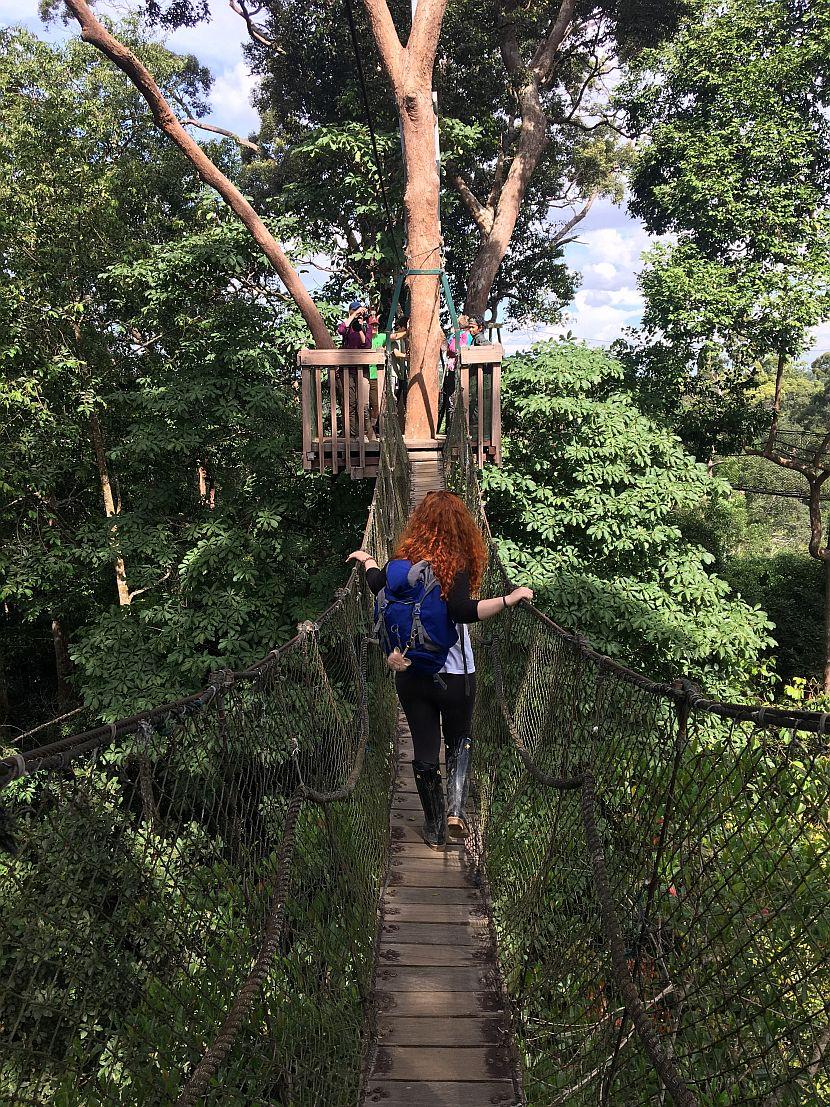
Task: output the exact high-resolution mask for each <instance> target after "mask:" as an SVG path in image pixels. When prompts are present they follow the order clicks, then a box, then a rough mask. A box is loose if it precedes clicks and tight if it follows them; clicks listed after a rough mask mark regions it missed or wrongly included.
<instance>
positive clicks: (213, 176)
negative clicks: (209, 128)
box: [66, 0, 334, 349]
mask: <svg viewBox="0 0 830 1107" xmlns="http://www.w3.org/2000/svg"><path fill="white" fill-rule="evenodd" d="M66 6H67V7H68V8H69V10H70V11H71V12H72V14H73V15H74V16H75V18H76V19H77V20H78V23H80V25H81V38H83V40H84V41H85V42H89V43H91V44H92V45H93V46H95V47H96V48H97V49H98V50H100V51H101V53H102V54H104V55H105V56H106V57H108V58H109V59H110V61H111V62H113V63H114V64H115V65H117V66H118V68H119V69H120V70H121V71H122V72H124V73H126V75H127V77H129V79H130V80H131V81H132V83H133V84H134V85H135V87H136V88H137V89H138V91H139V92H140V93H141V95H142V96H143V97H144V99H145V100H146V101H147V103H148V105H149V107H150V111H151V112H152V113H153V119H154V120H155V122H156V125H157V126H158V127H159V129H160V130H162V131H163V132H164V133H165V134H166V135H167V136H168V138H170V139H171V141H173V142H174V143H175V144H176V146H178V148H179V149H180V150H181V151H182V153H183V154H184V156H185V157H186V158H187V159H188V161H189V162H190V163H191V165H192V166H193V167H194V169H195V170H196V172H197V173H198V174H199V176H200V177H201V178H202V180H203V181H204V182H205V184H207V185H210V187H211V188H215V189H216V191H217V192H218V193H219V195H220V196H221V197H222V199H223V200H224V201H225V203H226V204H227V205H228V207H229V208H231V210H232V211H233V212H234V214H235V215H236V216H237V217H238V218H239V219H240V220H241V222H242V223H243V224H244V225H245V227H246V228H247V229H248V231H249V232H250V234H251V236H252V238H253V239H254V241H255V242H256V243H257V245H258V246H259V247H260V249H261V250H262V252H263V253H264V254H265V256H266V257H267V258H268V260H269V261H270V263H271V264H272V265H273V267H274V269H275V270H276V273H277V276H278V277H279V278H280V280H281V281H282V282H283V284H284V285H285V287H286V289H287V290H288V292H289V294H290V295H291V297H292V299H293V300H294V302H295V303H296V305H297V307H298V308H299V309H300V313H301V314H302V316H303V318H304V319H305V321H306V323H307V324H308V328H309V330H310V331H311V334H312V337H313V339H314V342H315V344H316V345H317V346H318V347H319V348H320V349H331V348H332V347H333V346H334V342H333V341H332V338H331V335H330V334H329V332H328V329H327V328H326V324H325V323H324V322H323V317H322V315H320V312H319V311H318V310H317V306H316V304H315V303H314V301H313V300H312V299H311V297H310V296H309V294H308V291H307V290H306V287H305V285H304V284H303V282H302V281H301V280H300V276H299V274H298V273H297V271H296V270H295V269H294V266H293V265H292V264H291V262H290V261H289V260H288V258H287V257H286V256H285V254H284V253H283V250H282V247H281V246H280V244H279V243H278V242H277V240H276V239H275V238H274V236H273V235H272V234H271V232H270V231H269V230H268V228H267V227H266V226H265V224H264V223H263V222H262V220H261V219H260V217H259V216H258V215H257V213H256V212H255V211H254V209H253V208H252V207H251V205H250V204H249V203H248V201H247V200H246V199H245V197H244V196H243V195H242V193H241V192H240V191H239V189H238V188H237V187H236V185H234V184H233V183H232V182H231V181H230V180H229V179H228V178H227V177H226V176H225V174H224V173H223V172H222V171H221V170H220V169H218V168H217V167H216V166H215V165H214V164H213V162H212V161H211V160H210V158H209V157H208V156H207V154H206V153H205V152H204V150H203V149H202V148H201V146H200V145H199V144H198V142H196V141H194V139H193V138H192V137H191V135H189V134H188V132H187V130H186V129H185V128H184V127H183V126H182V124H181V123H180V122H179V120H178V119H177V118H176V116H175V114H174V113H173V110H172V109H171V107H170V105H169V104H168V103H167V101H166V100H165V98H164V95H163V94H162V91H161V89H160V88H159V87H158V85H157V84H156V82H155V81H154V80H153V76H152V74H151V73H150V71H149V70H148V69H147V68H146V66H144V65H143V64H142V62H140V61H139V59H138V58H137V57H136V56H135V54H133V52H132V51H131V50H128V49H127V47H126V46H125V45H124V44H123V43H122V42H119V41H118V39H117V38H115V37H114V36H113V35H111V34H110V33H109V31H108V30H107V29H106V27H105V26H104V25H103V23H101V22H100V20H98V19H97V18H96V17H95V14H94V12H93V11H92V9H91V8H90V6H89V4H87V2H86V0H66Z"/></svg>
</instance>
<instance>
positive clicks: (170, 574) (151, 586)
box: [130, 569, 173, 603]
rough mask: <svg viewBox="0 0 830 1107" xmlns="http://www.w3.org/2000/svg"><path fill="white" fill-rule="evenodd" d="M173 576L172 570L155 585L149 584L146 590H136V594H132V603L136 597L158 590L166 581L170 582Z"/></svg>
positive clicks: (155, 582)
mask: <svg viewBox="0 0 830 1107" xmlns="http://www.w3.org/2000/svg"><path fill="white" fill-rule="evenodd" d="M172 574H173V570H172V569H168V570H167V572H166V573H165V574H164V576H163V577H159V579H158V580H157V581H154V583H153V584H148V585H147V586H146V587H145V588H136V590H135V592H130V603H132V602H133V600H134V599H135V598H136V596H143V595H144V593H145V592H149V591H150V589H151V588H158V586H159V585H160V584H164V582H165V581H166V580H170V577H171V576H172Z"/></svg>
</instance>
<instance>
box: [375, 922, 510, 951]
mask: <svg viewBox="0 0 830 1107" xmlns="http://www.w3.org/2000/svg"><path fill="white" fill-rule="evenodd" d="M382 933H383V941H384V942H396V943H401V944H404V945H417V946H433V945H439V946H447V945H449V946H453V945H454V946H475V947H477V948H479V949H481V948H482V946H484V945H486V946H487V948H489V944H490V931H489V930H488V928H487V927H486V926H478V925H475V926H473V925H472V922H471V923H470V924H468V925H467V926H460V925H458V924H457V923H448V924H446V925H443V926H442V925H438V924H436V923H402V922H397V921H395V920H394V919H389V920H384V922H383V924H382Z"/></svg>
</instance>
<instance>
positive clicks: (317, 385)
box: [314, 371, 326, 473]
mask: <svg viewBox="0 0 830 1107" xmlns="http://www.w3.org/2000/svg"><path fill="white" fill-rule="evenodd" d="M314 394H315V399H316V402H317V448H318V450H319V451H320V472H321V473H322V472H324V471H325V468H326V447H325V443H324V442H323V380H322V375H321V374H320V373H319V372H316V371H315V373H314Z"/></svg>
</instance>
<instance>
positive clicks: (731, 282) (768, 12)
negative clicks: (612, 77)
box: [619, 0, 830, 446]
mask: <svg viewBox="0 0 830 1107" xmlns="http://www.w3.org/2000/svg"><path fill="white" fill-rule="evenodd" d="M829 57H830V33H828V26H827V18H826V6H825V5H823V4H809V5H807V4H790V3H786V2H785V0H749V2H748V3H744V2H738V0H728V2H727V3H723V4H719V3H713V2H710V0H696V2H695V3H693V4H692V5H690V11H689V14H688V16H687V17H686V18H684V19H683V20H682V21H681V24H680V27H679V28H678V30H677V32H676V33H675V34H674V35H673V36H672V37H671V38H670V39H667V40H666V41H664V42H663V43H661V44H660V45H658V46H657V47H656V48H655V49H653V50H648V51H645V52H643V53H642V54H641V55H640V56H639V57H638V58H637V59H636V63H635V64H634V66H633V71H632V74H631V76H630V79H629V80H628V81H627V83H625V85H624V86H623V87H622V88H621V90H620V91H619V98H620V102H621V103H622V104H623V105H624V107H625V108H626V110H627V113H628V117H629V125H630V126H631V128H632V129H633V130H634V132H635V133H637V134H638V135H639V137H640V142H639V145H638V153H637V158H636V162H635V165H634V169H633V174H632V180H631V188H632V194H633V199H632V204H631V207H632V211H633V212H634V213H635V214H636V215H638V216H639V217H640V218H641V219H642V220H643V221H644V222H645V225H646V227H647V228H648V230H649V231H650V232H652V233H657V234H667V235H669V236H670V237H669V238H668V240H667V241H665V242H663V243H660V244H658V245H655V246H654V247H653V248H652V249H651V251H650V252H649V254H648V255H647V263H646V266H645V268H644V270H643V272H642V274H641V278H640V280H641V285H642V288H643V292H644V294H645V300H646V307H645V314H644V321H643V323H644V332H645V334H644V345H645V360H646V362H647V368H646V370H645V372H644V373H643V382H644V384H645V385H646V386H647V387H648V389H649V391H650V392H652V393H653V394H656V396H655V399H658V398H659V399H658V402H659V403H661V406H662V409H663V410H664V411H666V412H668V413H669V414H670V415H672V413H674V412H675V411H676V409H677V408H678V406H679V401H680V397H681V396H682V395H683V394H684V392H686V391H689V392H690V393H691V395H692V396H693V397H694V400H693V403H692V407H693V408H698V407H699V405H700V403H701V402H702V404H703V406H704V408H708V410H704V411H703V412H701V411H699V410H695V411H693V412H692V416H693V418H694V420H695V421H696V422H697V423H698V425H699V424H700V423H701V422H704V423H705V425H706V432H707V434H708V438H709V442H713V441H714V442H715V443H716V445H718V446H720V445H721V441H722V434H723V430H724V429H726V430H729V431H732V432H733V434H734V431H735V430H736V429H737V428H736V427H735V420H734V411H733V410H731V409H732V408H733V407H734V405H735V404H736V402H737V404H738V406H739V407H740V405H741V403H742V401H743V391H744V389H745V387H746V386H747V384H751V383H752V381H753V377H754V374H755V372H756V370H757V363H758V361H759V359H763V358H764V357H766V356H767V355H773V357H775V358H779V357H781V358H792V357H794V356H795V355H797V354H799V353H800V352H801V351H802V350H803V349H804V347H805V344H806V342H807V335H808V330H809V328H810V327H811V326H813V325H815V324H816V323H819V322H821V321H822V320H823V319H826V318H827V316H828V312H829V311H830V300H828V287H829V286H830V221H828V214H827V199H828V189H830V134H829V133H828V124H827V112H826V107H827V100H826V97H827V88H828V85H827V81H826V73H827V66H828V58H829ZM649 367H650V368H649ZM721 424H725V427H724V426H722V425H721ZM733 440H734V439H733ZM707 444H708V443H707Z"/></svg>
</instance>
